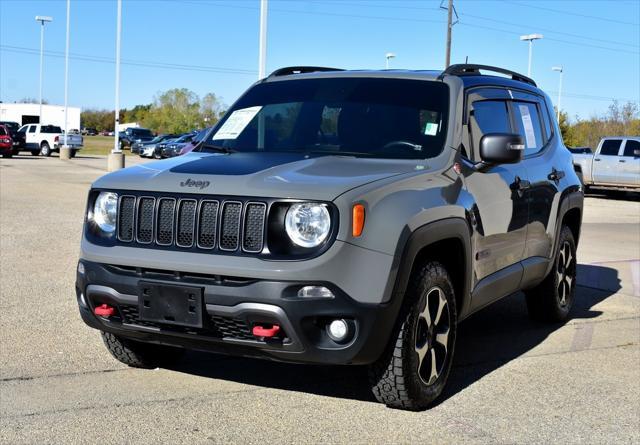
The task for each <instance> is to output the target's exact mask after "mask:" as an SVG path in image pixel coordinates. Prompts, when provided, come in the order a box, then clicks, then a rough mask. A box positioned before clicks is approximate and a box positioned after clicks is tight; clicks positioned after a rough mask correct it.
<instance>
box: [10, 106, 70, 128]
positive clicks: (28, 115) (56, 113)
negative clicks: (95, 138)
mask: <svg viewBox="0 0 640 445" xmlns="http://www.w3.org/2000/svg"><path fill="white" fill-rule="evenodd" d="M39 111H40V105H39V104H18V103H0V121H10V122H17V123H18V124H20V125H21V126H22V125H26V124H37V123H42V124H43V125H56V126H58V127H60V128H65V126H64V106H62V105H42V122H40V119H39V117H38V113H39ZM80 112H81V109H80V108H79V107H69V112H68V114H67V123H68V127H67V128H69V131H71V130H80Z"/></svg>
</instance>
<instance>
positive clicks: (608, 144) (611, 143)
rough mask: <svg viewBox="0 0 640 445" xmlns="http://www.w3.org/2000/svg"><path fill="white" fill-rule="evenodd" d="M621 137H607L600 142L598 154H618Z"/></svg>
mask: <svg viewBox="0 0 640 445" xmlns="http://www.w3.org/2000/svg"><path fill="white" fill-rule="evenodd" d="M620 144H622V139H607V140H606V141H604V142H603V143H602V148H601V149H600V154H601V155H603V156H618V152H619V151H620Z"/></svg>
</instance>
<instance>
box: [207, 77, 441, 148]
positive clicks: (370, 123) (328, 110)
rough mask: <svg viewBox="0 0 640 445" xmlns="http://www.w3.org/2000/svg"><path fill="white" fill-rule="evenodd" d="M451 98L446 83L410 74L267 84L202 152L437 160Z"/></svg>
mask: <svg viewBox="0 0 640 445" xmlns="http://www.w3.org/2000/svg"><path fill="white" fill-rule="evenodd" d="M448 96H449V93H448V87H447V86H446V85H445V84H443V83H441V82H430V81H421V80H408V79H386V78H328V79H304V80H290V81H283V82H267V83H261V84H258V85H256V86H254V87H253V88H252V89H250V90H249V91H248V92H247V93H246V94H245V95H244V96H243V97H242V98H240V100H239V101H238V102H237V103H236V104H235V105H234V107H233V108H232V109H231V110H229V112H227V114H226V115H225V117H224V118H223V120H222V121H221V122H220V124H219V125H218V126H217V128H216V131H214V132H213V133H212V134H211V135H210V136H209V137H208V138H207V140H206V141H205V143H204V144H203V146H202V150H203V151H216V150H218V151H219V150H220V149H224V150H227V151H229V152H233V151H239V152H255V151H264V152H301V153H319V154H328V155H331V154H335V155H340V154H344V155H350V156H351V155H352V156H367V157H381V158H407V159H418V158H430V157H434V156H437V155H438V154H439V153H440V152H441V151H442V149H443V146H444V141H445V138H446V127H447V112H448Z"/></svg>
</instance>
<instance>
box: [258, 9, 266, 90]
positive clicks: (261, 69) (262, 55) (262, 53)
mask: <svg viewBox="0 0 640 445" xmlns="http://www.w3.org/2000/svg"><path fill="white" fill-rule="evenodd" d="M267 12H268V5H267V0H260V47H259V55H258V79H264V78H265V77H266V75H267Z"/></svg>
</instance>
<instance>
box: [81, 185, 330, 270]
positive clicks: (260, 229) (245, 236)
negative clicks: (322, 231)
mask: <svg viewBox="0 0 640 445" xmlns="http://www.w3.org/2000/svg"><path fill="white" fill-rule="evenodd" d="M100 192H113V193H116V194H117V195H118V212H117V216H116V228H115V232H114V233H112V234H108V233H105V232H102V231H101V230H100V229H99V228H98V226H97V225H96V223H95V222H94V221H93V220H92V213H93V206H94V203H95V200H96V198H97V196H98V194H99V193H100ZM299 202H316V203H319V204H324V205H326V206H327V208H328V209H329V213H330V215H331V231H330V233H329V236H328V237H327V239H326V240H325V241H324V242H323V243H322V244H321V245H320V246H318V247H316V248H311V249H306V248H302V247H299V246H296V245H294V244H293V243H292V242H291V240H290V239H289V237H288V235H287V234H286V230H285V228H284V219H285V215H286V213H287V209H288V208H289V207H290V206H291V205H292V204H294V203H299ZM87 206H88V207H87V215H88V217H87V219H86V221H85V231H84V232H85V237H86V239H87V241H89V242H90V243H92V244H96V245H100V246H106V247H111V246H123V247H135V248H142V249H153V250H165V251H176V252H193V253H201V254H212V255H229V256H251V257H257V258H260V259H262V260H267V261H293V260H296V261H297V260H307V259H312V258H316V257H318V256H320V255H321V254H323V253H324V252H325V251H326V250H327V249H328V248H329V247H330V246H331V245H332V244H333V242H334V241H335V239H336V237H337V234H338V229H339V213H338V209H337V207H336V206H335V205H334V204H333V203H332V202H326V201H316V200H312V199H311V200H301V199H291V198H265V197H241V196H222V195H204V194H196V193H193V194H190V193H172V192H152V191H134V190H118V189H92V190H91V191H90V192H89V199H88V202H87ZM194 206H195V207H194ZM151 208H153V212H151V211H150V210H151Z"/></svg>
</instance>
